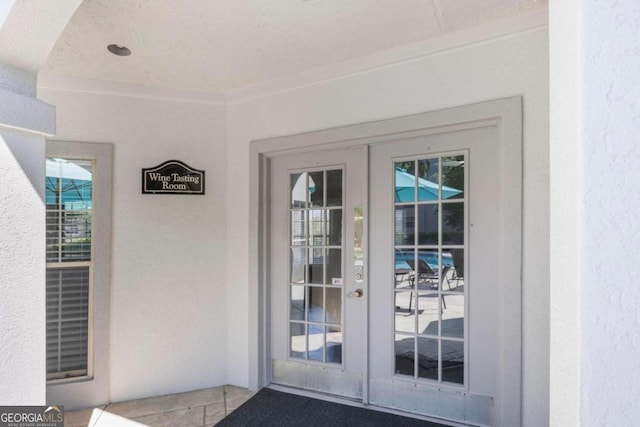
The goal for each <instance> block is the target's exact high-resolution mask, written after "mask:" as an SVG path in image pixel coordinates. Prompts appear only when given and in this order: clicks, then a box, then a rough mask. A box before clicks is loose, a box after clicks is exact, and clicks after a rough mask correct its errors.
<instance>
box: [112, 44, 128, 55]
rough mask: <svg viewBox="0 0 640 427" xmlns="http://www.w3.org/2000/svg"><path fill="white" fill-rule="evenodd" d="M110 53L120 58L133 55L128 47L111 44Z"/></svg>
mask: <svg viewBox="0 0 640 427" xmlns="http://www.w3.org/2000/svg"><path fill="white" fill-rule="evenodd" d="M107 49H108V50H109V52H111V53H113V54H114V55H118V56H129V55H131V50H130V49H129V48H128V47H126V46H118V45H117V44H110V45H109V46H107Z"/></svg>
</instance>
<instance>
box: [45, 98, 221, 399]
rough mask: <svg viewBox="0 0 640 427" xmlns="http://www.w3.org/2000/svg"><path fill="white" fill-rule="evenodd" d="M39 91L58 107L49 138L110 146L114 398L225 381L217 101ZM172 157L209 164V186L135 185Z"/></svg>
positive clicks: (203, 165) (203, 166)
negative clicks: (177, 190)
mask: <svg viewBox="0 0 640 427" xmlns="http://www.w3.org/2000/svg"><path fill="white" fill-rule="evenodd" d="M39 95H40V97H41V98H42V99H46V100H47V101H48V102H50V103H52V104H54V105H55V106H56V108H57V125H58V130H57V135H56V138H57V139H62V140H70V141H88V142H110V143H113V144H114V168H113V194H114V195H113V251H112V283H111V301H110V304H111V307H110V315H111V324H110V336H111V339H110V346H109V347H110V389H111V393H110V400H111V401H122V400H128V399H133V398H140V397H146V396H153V395H162V394H167V393H174V392H182V391H187V390H195V389H199V388H205V387H211V386H215V385H220V384H223V383H224V382H225V380H226V372H225V369H224V367H225V363H226V351H225V348H226V317H225V316H226V303H227V299H226V286H227V284H226V281H225V279H224V278H225V274H226V251H225V244H226V229H225V214H226V211H225V192H226V161H227V159H226V146H225V132H226V131H225V126H226V122H225V120H226V118H225V117H226V116H225V110H224V107H220V106H215V105H207V104H204V103H195V102H180V101H175V100H167V99H157V98H155V99H154V98H149V97H146V98H141V97H136V96H117V95H109V94H97V93H87V92H84V91H82V90H80V91H69V90H53V89H46V88H40V90H39ZM171 159H178V160H182V161H184V162H186V163H187V164H189V165H190V166H192V167H194V168H198V169H204V170H205V171H206V195H205V196H193V195H143V194H141V182H140V181H141V168H143V167H151V166H156V165H158V164H159V163H162V162H163V161H165V160H171ZM98 167H99V165H98ZM43 239H44V238H43ZM43 241H44V240H43Z"/></svg>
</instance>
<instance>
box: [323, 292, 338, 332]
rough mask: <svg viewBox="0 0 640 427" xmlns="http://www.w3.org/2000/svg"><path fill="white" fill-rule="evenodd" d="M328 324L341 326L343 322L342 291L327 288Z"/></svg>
mask: <svg viewBox="0 0 640 427" xmlns="http://www.w3.org/2000/svg"><path fill="white" fill-rule="evenodd" d="M326 293H327V297H326V299H327V306H326V309H325V311H326V313H327V323H337V324H340V322H342V289H340V288H333V287H327V288H326Z"/></svg>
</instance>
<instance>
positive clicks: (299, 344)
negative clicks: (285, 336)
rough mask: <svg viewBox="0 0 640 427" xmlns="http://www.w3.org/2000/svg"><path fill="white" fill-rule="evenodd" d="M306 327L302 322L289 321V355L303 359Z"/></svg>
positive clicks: (305, 347) (305, 349)
mask: <svg viewBox="0 0 640 427" xmlns="http://www.w3.org/2000/svg"><path fill="white" fill-rule="evenodd" d="M306 332H307V327H306V325H305V324H304V323H293V322H291V336H290V338H291V340H290V343H291V352H290V353H289V355H290V356H291V357H299V358H301V359H304V358H305V357H306V355H307V336H306Z"/></svg>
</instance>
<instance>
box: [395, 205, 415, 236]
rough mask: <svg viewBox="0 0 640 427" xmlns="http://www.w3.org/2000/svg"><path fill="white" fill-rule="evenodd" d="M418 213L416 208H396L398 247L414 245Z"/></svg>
mask: <svg viewBox="0 0 640 427" xmlns="http://www.w3.org/2000/svg"><path fill="white" fill-rule="evenodd" d="M415 216H416V213H415V208H414V206H396V216H395V219H396V224H395V236H396V237H395V242H396V245H413V244H415V242H414V240H413V239H414V237H415V232H416V231H415V223H416V218H415Z"/></svg>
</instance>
